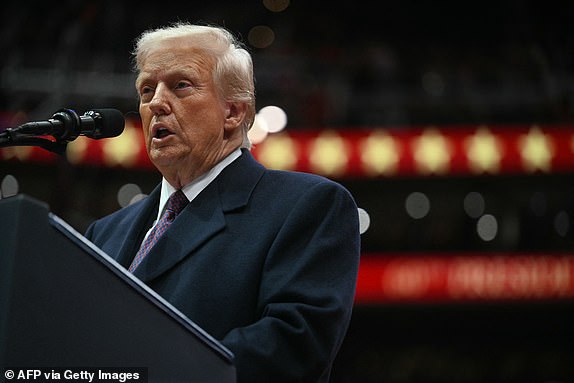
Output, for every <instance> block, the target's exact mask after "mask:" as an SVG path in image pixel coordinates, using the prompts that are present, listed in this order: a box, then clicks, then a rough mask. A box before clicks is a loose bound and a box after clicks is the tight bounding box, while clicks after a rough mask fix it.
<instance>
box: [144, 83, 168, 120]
mask: <svg viewBox="0 0 574 383" xmlns="http://www.w3.org/2000/svg"><path fill="white" fill-rule="evenodd" d="M149 108H150V110H151V111H152V113H153V114H155V115H163V114H169V113H171V106H170V104H169V89H168V88H167V87H166V86H165V84H163V83H159V84H158V85H157V86H156V88H155V92H154V95H153V98H152V99H151V101H150V102H149Z"/></svg>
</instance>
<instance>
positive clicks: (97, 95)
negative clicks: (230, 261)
mask: <svg viewBox="0 0 574 383" xmlns="http://www.w3.org/2000/svg"><path fill="white" fill-rule="evenodd" d="M573 14H574V2H571V1H546V2H540V1H518V0H501V1H497V2H460V1H452V0H445V1H416V0H403V1H400V2H399V1H381V2H370V1H353V2H349V1H347V2H328V1H293V0H292V1H289V0H263V1H260V0H253V1H218V2H197V1H193V0H192V1H188V2H185V3H181V4H180V3H179V2H177V4H176V3H175V2H173V3H172V2H161V3H158V2H152V1H147V0H142V1H105V0H100V1H98V0H93V1H71V0H69V1H62V2H59V3H58V4H52V3H48V2H44V3H32V2H30V3H29V4H28V3H27V2H26V1H19V2H14V1H10V2H8V3H6V4H4V5H3V10H2V13H1V14H0V19H1V22H0V51H1V52H2V54H1V55H0V130H2V129H4V128H8V127H14V126H17V125H19V124H22V123H24V122H28V121H39V120H45V119H48V118H50V117H51V116H52V115H53V114H54V113H55V112H56V111H57V110H59V109H60V108H72V109H74V110H77V111H79V112H84V111H87V110H90V109H94V108H103V107H109V108H115V109H119V110H120V111H121V112H122V113H124V114H125V115H126V129H125V131H124V133H123V134H122V135H121V136H120V137H118V138H114V139H106V140H100V141H95V140H88V139H86V140H84V139H83V138H79V139H78V140H76V141H74V142H73V143H71V144H69V145H68V151H67V154H66V155H65V156H58V155H55V154H52V153H49V152H46V151H45V150H43V149H39V148H30V147H17V148H4V149H0V181H1V184H0V186H1V188H0V190H1V194H0V197H2V196H3V197H4V198H6V197H9V196H11V195H13V194H15V193H25V194H28V195H30V196H32V197H34V198H37V199H39V200H42V201H44V202H46V203H47V204H49V206H50V209H51V210H52V211H53V212H54V213H56V214H57V215H59V216H60V217H62V218H63V219H65V220H66V221H67V222H68V223H70V224H71V225H72V226H73V227H74V228H76V229H77V230H78V231H80V232H83V231H84V230H85V229H86V228H87V225H89V223H90V222H92V221H93V220H94V219H96V218H99V217H101V216H103V215H105V214H108V213H110V212H112V211H115V210H117V209H119V208H120V207H121V206H125V205H127V204H129V203H130V202H131V201H134V200H135V199H137V198H141V196H143V195H145V194H147V193H149V192H150V191H151V190H152V189H153V188H154V187H155V186H156V185H157V183H158V182H159V181H160V177H159V174H158V173H157V172H156V171H155V170H154V169H153V168H152V167H151V166H150V164H149V162H147V161H146V158H145V150H144V149H143V147H142V145H143V143H142V142H141V135H140V133H139V125H138V124H139V121H138V116H137V98H136V94H135V90H134V86H133V81H134V75H133V73H132V71H131V64H132V62H131V55H130V52H131V50H132V48H133V40H134V39H135V38H136V37H137V36H138V35H139V34H140V33H141V32H142V31H144V30H146V29H148V28H154V27H158V26H162V25H164V24H166V23H170V22H174V21H178V20H186V21H187V20H188V21H193V22H200V23H215V24H219V25H224V26H226V27H227V28H229V29H230V30H231V31H233V32H234V33H235V34H237V35H239V36H240V37H241V39H242V41H243V42H244V43H245V45H246V47H247V48H248V50H249V51H250V52H251V53H252V55H253V60H254V66H255V77H256V92H257V109H258V111H259V113H258V116H259V117H260V118H258V123H257V126H256V128H258V129H260V133H259V135H257V136H255V132H256V130H257V129H254V130H253V131H254V133H253V134H254V136H253V137H252V138H253V140H254V141H255V143H256V144H255V148H254V150H253V151H254V155H256V157H257V158H258V159H260V161H261V162H263V163H264V164H265V165H267V166H269V167H275V168H284V169H291V170H300V171H311V172H315V173H319V174H322V175H325V176H327V177H329V178H332V179H334V180H336V181H338V182H340V183H342V184H343V185H345V186H346V187H347V188H348V189H349V190H350V191H351V192H352V194H353V195H354V196H355V198H356V200H357V204H358V206H359V207H360V215H361V217H362V221H361V232H362V252H363V255H362V256H363V262H362V265H361V271H360V275H359V285H358V288H357V301H356V307H355V314H354V317H353V320H352V323H351V327H350V329H349V333H348V336H347V339H346V341H345V343H344V345H343V347H342V349H341V353H340V354H339V357H338V359H337V364H336V366H335V369H334V372H333V382H483V381H489V382H571V381H574V349H573V348H572V344H574V336H573V335H574V329H573V327H574V326H572V323H574V321H573V320H574V310H573V305H572V303H573V302H574V300H573V297H574V261H573V259H572V255H574V251H573V249H574V229H573V228H572V225H573V223H572V220H573V217H574V177H573V175H574V27H573V24H572V15H573ZM272 112H275V114H274V113H272ZM270 127H273V129H270Z"/></svg>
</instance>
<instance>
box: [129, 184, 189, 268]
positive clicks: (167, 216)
mask: <svg viewBox="0 0 574 383" xmlns="http://www.w3.org/2000/svg"><path fill="white" fill-rule="evenodd" d="M188 202H189V201H188V200H187V197H186V196H185V194H184V193H183V192H182V191H181V189H180V190H177V191H176V192H174V193H173V194H172V195H171V196H170V197H169V199H168V200H167V203H166V205H165V211H164V213H163V215H162V216H161V218H160V219H159V221H157V224H156V225H155V226H154V228H153V229H152V230H151V232H150V233H149V235H148V236H147V238H146V239H145V240H144V241H143V242H142V244H141V247H140V249H139V250H138V253H137V254H136V256H135V257H134V260H133V261H132V264H131V265H130V268H129V271H130V272H132V273H133V271H134V270H135V269H136V267H138V265H139V264H140V263H141V261H142V260H143V259H144V257H145V256H146V255H147V254H148V253H149V251H150V250H151V248H152V247H153V245H155V244H156V242H157V241H158V240H159V239H160V237H161V236H162V235H163V233H165V231H166V230H167V228H168V227H169V225H170V224H171V223H172V222H173V221H174V220H175V217H176V216H177V215H178V214H179V212H180V211H182V210H183V208H184V207H185V205H187V204H188Z"/></svg>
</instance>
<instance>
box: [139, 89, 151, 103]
mask: <svg viewBox="0 0 574 383" xmlns="http://www.w3.org/2000/svg"><path fill="white" fill-rule="evenodd" d="M153 91H154V89H153V88H152V87H151V86H143V87H142V88H141V89H140V98H141V100H142V101H145V100H150V99H151V98H152V97H153Z"/></svg>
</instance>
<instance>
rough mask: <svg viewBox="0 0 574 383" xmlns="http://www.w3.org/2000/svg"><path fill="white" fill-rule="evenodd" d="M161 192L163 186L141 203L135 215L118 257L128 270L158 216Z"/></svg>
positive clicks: (117, 259)
mask: <svg viewBox="0 0 574 383" xmlns="http://www.w3.org/2000/svg"><path fill="white" fill-rule="evenodd" d="M160 192H161V186H157V187H156V188H155V189H154V190H153V191H152V192H151V193H150V194H149V196H148V197H147V198H145V199H144V200H143V201H141V206H140V207H139V208H138V209H137V211H136V212H135V213H134V216H133V220H132V224H131V225H130V227H129V229H128V231H127V234H126V236H125V238H124V241H123V243H122V244H121V245H120V247H119V251H118V253H117V256H116V261H117V262H118V263H120V264H121V265H122V266H124V267H125V268H126V269H127V268H128V267H129V265H130V263H131V262H132V259H133V257H134V256H135V254H136V252H137V251H138V249H139V247H140V244H141V242H142V240H143V238H144V236H145V233H146V232H147V230H148V229H149V228H150V227H151V225H152V222H153V220H154V219H155V217H156V216H157V208H158V204H159V196H160Z"/></svg>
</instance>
